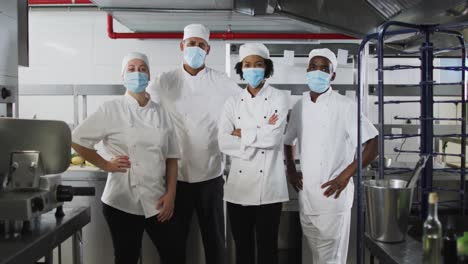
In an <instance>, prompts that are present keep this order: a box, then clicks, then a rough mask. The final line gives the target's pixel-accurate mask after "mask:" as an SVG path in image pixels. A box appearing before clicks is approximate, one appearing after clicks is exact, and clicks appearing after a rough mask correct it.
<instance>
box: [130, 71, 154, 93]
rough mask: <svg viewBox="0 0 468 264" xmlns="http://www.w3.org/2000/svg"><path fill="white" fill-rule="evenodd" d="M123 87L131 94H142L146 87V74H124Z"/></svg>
mask: <svg viewBox="0 0 468 264" xmlns="http://www.w3.org/2000/svg"><path fill="white" fill-rule="evenodd" d="M124 86H125V87H126V88H127V89H128V90H129V91H131V92H133V93H142V92H144V91H145V89H146V87H147V86H148V74H146V73H144V72H126V73H125V75H124Z"/></svg>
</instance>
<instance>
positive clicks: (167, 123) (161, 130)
mask: <svg viewBox="0 0 468 264" xmlns="http://www.w3.org/2000/svg"><path fill="white" fill-rule="evenodd" d="M173 135H174V129H173V126H172V124H171V120H170V117H169V115H168V113H167V112H166V111H164V109H163V108H162V107H161V106H160V105H158V104H156V103H155V102H153V101H151V100H149V101H148V103H147V104H146V105H145V106H143V107H141V106H140V105H139V104H138V102H137V101H136V99H135V98H133V97H132V96H130V95H128V94H126V95H124V96H122V97H121V98H118V99H115V100H112V101H109V102H106V103H104V104H103V105H102V106H101V107H100V108H99V109H98V110H97V111H96V112H95V113H93V114H92V115H91V116H89V117H88V118H87V119H86V120H84V121H83V122H82V123H81V124H80V125H79V126H78V127H77V128H76V129H75V130H74V131H73V136H72V141H73V142H74V143H75V144H78V145H81V146H83V147H86V148H89V149H93V148H94V146H95V145H96V144H97V143H98V142H100V141H101V140H102V141H103V145H104V147H105V150H106V151H107V152H108V153H109V154H111V155H112V156H118V155H126V156H128V157H129V158H130V162H131V168H130V169H127V172H125V173H121V172H113V173H109V176H108V178H107V182H106V187H105V189H104V193H103V194H102V198H101V200H102V202H103V203H105V204H107V205H109V206H112V207H115V208H117V209H119V210H121V211H124V212H127V213H130V214H135V215H145V217H146V218H149V217H152V216H154V215H156V214H158V213H159V211H158V210H157V209H156V203H157V201H158V200H159V198H161V196H163V195H164V194H165V193H166V159H168V158H176V159H178V158H179V157H180V154H179V148H178V145H177V141H176V137H175V136H173Z"/></svg>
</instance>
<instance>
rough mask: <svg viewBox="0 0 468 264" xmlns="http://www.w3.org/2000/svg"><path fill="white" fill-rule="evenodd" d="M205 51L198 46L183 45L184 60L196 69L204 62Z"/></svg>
mask: <svg viewBox="0 0 468 264" xmlns="http://www.w3.org/2000/svg"><path fill="white" fill-rule="evenodd" d="M205 57H206V52H205V51H204V50H202V49H201V48H199V47H185V49H184V60H185V62H186V63H187V64H188V65H189V66H190V68H192V69H198V68H200V67H201V66H203V64H205Z"/></svg>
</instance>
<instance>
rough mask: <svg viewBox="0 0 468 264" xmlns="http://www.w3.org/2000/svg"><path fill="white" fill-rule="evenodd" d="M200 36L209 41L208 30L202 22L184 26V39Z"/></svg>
mask: <svg viewBox="0 0 468 264" xmlns="http://www.w3.org/2000/svg"><path fill="white" fill-rule="evenodd" d="M195 37H196V38H202V39H204V40H205V41H206V42H208V43H209V40H210V30H209V29H208V28H207V27H205V26H204V25H202V24H190V25H187V26H186V27H185V28H184V39H183V40H186V39H188V38H195Z"/></svg>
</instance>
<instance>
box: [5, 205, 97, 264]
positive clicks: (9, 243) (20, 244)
mask: <svg viewBox="0 0 468 264" xmlns="http://www.w3.org/2000/svg"><path fill="white" fill-rule="evenodd" d="M64 212H65V216H64V217H63V218H62V219H57V218H55V215H54V212H50V213H47V214H43V215H42V216H41V219H40V223H39V225H38V228H37V229H34V230H33V231H32V232H28V233H23V234H22V235H21V237H19V238H9V239H5V238H4V237H3V236H2V237H0V248H1V249H2V250H0V264H24V263H36V261H38V260H39V259H40V258H42V257H44V256H47V257H51V253H52V250H53V249H54V248H55V247H57V246H58V245H59V244H61V243H62V242H63V241H65V240H66V239H68V238H69V237H71V236H73V235H75V234H76V233H77V232H80V230H81V229H82V228H83V227H84V226H86V225H87V224H88V223H89V222H90V221H91V211H90V208H89V207H75V208H64ZM78 250H79V249H78ZM77 254H79V252H76V251H75V254H74V255H75V256H76V255H77ZM46 260H47V258H46ZM68 260H72V258H69V259H68ZM73 263H74V264H78V262H73ZM83 263H87V262H83Z"/></svg>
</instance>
